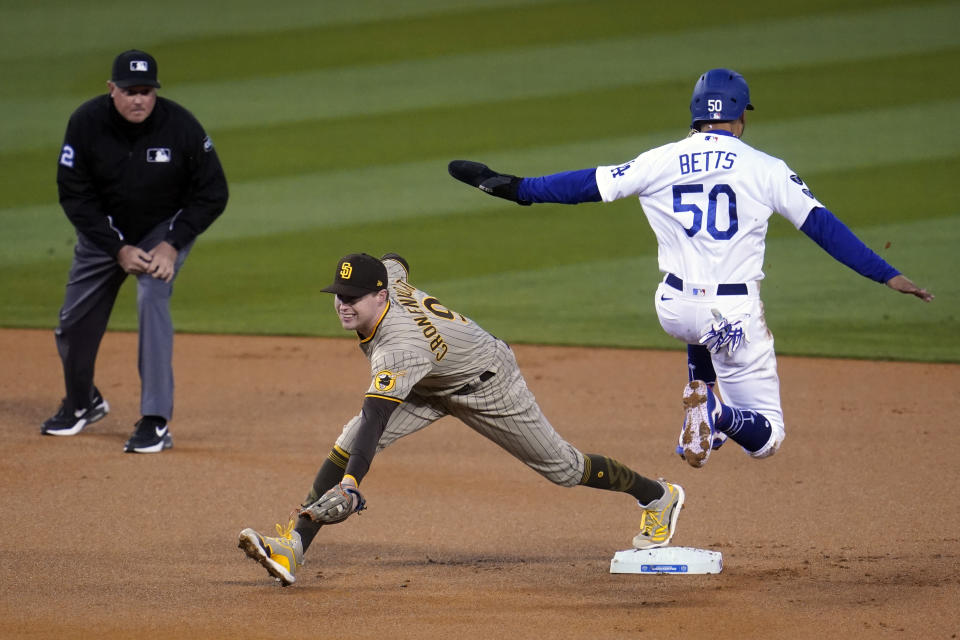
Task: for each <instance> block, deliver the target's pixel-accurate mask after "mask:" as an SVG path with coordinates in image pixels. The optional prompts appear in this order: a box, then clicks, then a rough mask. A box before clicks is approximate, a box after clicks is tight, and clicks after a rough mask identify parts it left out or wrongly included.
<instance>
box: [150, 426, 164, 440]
mask: <svg viewBox="0 0 960 640" xmlns="http://www.w3.org/2000/svg"><path fill="white" fill-rule="evenodd" d="M153 430H154V432H156V434H157V437H158V438H162V437H163V436H165V435H167V427H166V425H164V426H163V427H154V428H153Z"/></svg>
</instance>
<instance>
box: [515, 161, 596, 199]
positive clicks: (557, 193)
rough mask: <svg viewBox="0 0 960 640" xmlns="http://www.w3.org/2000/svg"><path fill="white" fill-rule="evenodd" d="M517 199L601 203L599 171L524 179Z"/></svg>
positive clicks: (571, 172) (519, 187)
mask: <svg viewBox="0 0 960 640" xmlns="http://www.w3.org/2000/svg"><path fill="white" fill-rule="evenodd" d="M517 197H518V198H519V199H520V200H526V201H527V202H558V203H560V204H577V203H579V202H600V200H601V197H600V189H599V188H597V169H596V168H595V167H594V168H592V169H579V170H577V171H563V172H561V173H554V174H551V175H549V176H540V177H539V178H523V179H522V180H521V181H520V184H519V186H518V187H517Z"/></svg>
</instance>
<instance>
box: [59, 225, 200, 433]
mask: <svg viewBox="0 0 960 640" xmlns="http://www.w3.org/2000/svg"><path fill="white" fill-rule="evenodd" d="M168 225H169V221H165V222H163V223H161V224H158V225H157V226H156V227H154V228H153V229H151V231H150V233H148V234H147V235H146V236H145V237H144V238H143V240H141V241H140V242H139V243H137V246H138V247H139V248H141V249H143V250H144V251H150V250H151V249H153V248H154V247H155V246H157V245H158V244H160V242H162V241H163V239H164V236H165V234H166V231H167V228H168ZM192 246H193V243H192V242H191V243H190V244H189V245H187V246H185V247H184V248H183V249H181V250H180V251H179V253H178V255H177V260H176V264H175V265H174V280H175V279H176V276H177V274H178V273H179V272H180V267H181V266H183V263H184V261H185V260H186V259H187V255H188V254H189V253H190V249H191V248H192ZM126 278H127V274H126V273H125V272H124V271H123V269H121V268H120V266H119V265H118V264H117V261H116V259H115V258H114V257H112V256H110V255H109V254H107V253H104V252H103V251H102V250H101V249H100V248H99V247H97V246H96V245H95V244H93V242H91V241H90V239H89V238H87V237H86V236H84V235H83V234H82V233H77V244H76V246H75V247H74V251H73V264H72V265H71V267H70V275H69V277H68V278H67V288H66V294H65V296H64V301H63V307H61V309H60V321H59V324H58V326H57V329H56V331H55V332H54V335H55V337H56V342H57V351H58V352H59V353H60V360H61V362H62V363H63V377H64V384H65V386H66V403H67V405H68V407H70V408H80V407H86V406H88V405H89V403H90V398H91V396H92V394H93V384H94V368H95V364H96V359H97V352H98V351H99V349H100V341H101V340H102V339H103V334H104V333H105V332H106V330H107V324H108V322H109V320H110V313H111V312H112V310H113V305H114V303H115V302H116V299H117V294H118V293H119V292H120V286H121V285H122V284H123V282H124V280H126ZM174 280H171V281H170V282H169V283H167V282H164V281H163V280H158V279H156V278H153V277H151V276H149V275H146V274H139V275H137V323H138V329H139V349H138V357H137V368H138V370H139V372H140V414H141V415H145V416H147V415H153V416H162V417H163V418H165V419H166V420H170V419H171V418H172V417H173V333H174V331H173V320H172V318H171V317H170V296H171V295H172V294H173V282H174Z"/></svg>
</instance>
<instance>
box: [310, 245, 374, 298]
mask: <svg viewBox="0 0 960 640" xmlns="http://www.w3.org/2000/svg"><path fill="white" fill-rule="evenodd" d="M386 288H387V268H386V267H385V266H383V263H382V262H380V261H379V260H378V259H376V258H374V257H373V256H371V255H368V254H366V253H351V254H350V255H348V256H344V257H342V258H340V262H338V263H337V271H336V274H335V275H334V278H333V284H331V285H330V286H328V287H324V288H323V289H321V291H326V292H327V293H336V294H337V295H341V296H365V295H367V294H368V293H373V292H375V291H380V290H381V289H386Z"/></svg>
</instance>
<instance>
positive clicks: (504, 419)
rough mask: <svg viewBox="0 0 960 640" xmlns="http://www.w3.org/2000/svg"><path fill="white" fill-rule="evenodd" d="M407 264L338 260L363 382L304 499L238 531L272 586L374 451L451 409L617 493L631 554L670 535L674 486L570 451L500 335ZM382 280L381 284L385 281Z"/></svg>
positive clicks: (288, 578) (340, 307) (547, 462)
mask: <svg viewBox="0 0 960 640" xmlns="http://www.w3.org/2000/svg"><path fill="white" fill-rule="evenodd" d="M408 270H409V269H408V266H407V263H406V261H405V260H404V259H403V258H401V257H400V256H397V255H396V254H387V255H386V256H384V257H383V259H382V261H381V260H378V259H377V258H374V257H373V256H370V255H367V254H351V255H348V256H346V257H344V258H342V259H341V260H340V261H339V262H338V263H337V269H336V274H335V277H334V282H333V284H331V285H330V286H328V287H326V288H325V289H324V291H326V292H329V293H333V294H335V296H336V297H335V298H334V308H335V310H336V312H337V315H338V316H339V318H340V324H341V325H342V326H343V328H344V329H347V330H350V331H356V332H357V337H358V338H359V339H360V348H361V349H362V350H363V352H364V354H365V355H366V356H367V358H368V359H369V360H370V387H369V388H368V389H367V392H366V394H365V396H364V400H363V407H362V409H361V411H360V414H359V415H357V416H356V417H354V418H353V419H352V420H350V422H348V423H347V425H346V426H345V427H344V428H343V432H342V433H341V434H340V437H339V438H337V441H336V444H335V445H334V447H333V449H332V450H331V451H330V454H329V455H328V456H327V459H326V460H325V461H324V463H323V465H322V466H321V467H320V470H319V471H318V472H317V476H316V478H315V479H314V481H313V487H312V489H311V490H310V493H309V495H308V496H307V498H306V499H305V500H304V501H303V504H302V505H301V509H300V511H299V514H300V516H301V517H300V518H297V519H295V520H294V519H291V520H290V522H288V523H287V526H286V527H281V526H280V525H277V534H278V535H277V536H264V535H261V534H260V533H258V532H257V531H255V530H253V529H244V530H243V531H241V532H240V539H239V547H240V548H241V549H243V551H244V553H246V554H247V556H249V557H250V558H252V559H254V560H256V561H257V562H259V563H260V564H261V565H263V567H264V568H265V569H266V570H267V571H268V572H269V573H270V575H272V576H273V577H274V578H276V579H277V580H279V581H280V583H281V584H282V585H283V586H287V585H290V584H292V583H293V582H294V581H295V580H296V570H297V567H299V566H300V565H301V564H303V555H304V553H305V552H306V551H307V548H308V547H309V546H310V544H311V542H312V541H313V539H314V537H315V536H316V535H317V533H318V531H319V529H320V527H321V526H322V525H324V524H334V523H337V522H341V521H343V520H345V519H346V518H347V517H348V516H349V515H350V514H352V513H355V512H357V511H360V510H362V509H364V508H365V505H366V501H365V499H364V497H363V496H362V495H361V494H360V490H359V488H358V486H359V484H360V483H361V481H362V480H363V478H364V476H365V475H366V474H367V471H368V470H369V468H370V463H371V461H372V460H373V457H374V454H375V453H377V452H378V451H381V450H383V449H385V448H386V447H388V446H389V445H390V444H392V443H393V442H395V441H396V440H397V439H398V438H401V437H403V436H406V435H410V434H412V433H415V432H417V431H419V430H420V429H423V428H424V427H426V426H428V425H430V424H432V423H433V422H435V421H437V420H439V419H440V418H442V417H444V416H448V415H449V416H453V417H455V418H457V419H458V420H460V421H461V422H463V423H464V424H466V425H467V426H468V427H470V428H471V429H473V430H474V431H476V432H477V433H479V434H480V435H482V436H484V437H486V438H488V439H490V440H491V441H493V442H495V443H496V444H498V445H499V446H500V447H502V448H503V449H504V450H506V451H507V452H508V453H510V454H511V455H513V456H514V457H515V458H517V459H518V460H520V461H521V462H523V463H524V464H526V465H527V466H528V467H530V468H531V469H533V470H534V471H536V472H537V473H539V474H540V475H542V476H543V477H544V478H546V479H547V480H550V481H551V482H553V483H555V484H558V485H560V486H562V487H573V486H577V485H584V486H587V487H593V488H595V489H607V490H610V491H622V492H624V493H627V494H629V495H631V496H633V498H635V499H636V500H637V503H638V504H639V506H640V532H639V533H638V534H637V535H636V536H635V537H634V538H633V545H634V546H635V547H636V548H638V549H653V548H656V547H662V546H664V545H666V544H667V543H669V542H670V539H671V537H672V536H673V533H674V530H675V527H676V523H677V516H679V514H680V509H681V508H682V506H683V501H684V493H683V489H682V488H681V487H680V486H679V485H676V484H671V483H668V482H664V481H657V480H651V479H649V478H645V477H644V476H641V475H639V474H638V473H636V472H635V471H633V470H632V469H630V468H628V467H627V466H626V465H624V464H622V463H620V462H618V461H617V460H614V459H613V458H609V457H606V456H602V455H597V454H591V453H586V454H585V453H581V452H580V451H579V450H578V449H577V448H576V447H574V446H573V445H571V444H570V443H569V442H567V441H566V440H564V439H563V438H562V437H560V435H559V434H558V433H557V432H556V431H555V430H554V428H553V426H552V425H551V424H550V422H549V421H548V420H547V418H546V417H545V416H544V415H543V412H542V411H541V410H540V407H539V405H538V404H537V401H536V400H535V399H534V397H533V393H531V392H530V389H528V388H527V384H526V382H525V381H524V379H523V375H522V374H521V373H520V369H519V367H518V366H517V360H516V358H515V357H514V355H513V351H512V350H511V349H510V347H509V346H507V344H506V343H505V342H503V341H502V340H499V339H497V338H495V337H494V336H492V335H490V334H489V333H487V332H486V331H485V330H484V329H483V328H482V327H480V326H479V325H478V324H476V323H475V322H473V321H472V320H470V319H469V318H466V317H464V316H463V315H461V314H459V313H457V312H456V311H453V310H452V309H450V308H449V307H447V306H445V305H443V304H442V303H441V302H440V301H439V300H437V299H436V298H435V297H433V296H431V295H430V294H428V293H426V292H425V291H421V290H420V289H418V288H416V287H415V286H414V285H412V284H410V282H409V281H408V280H407V274H408ZM388 283H389V285H388Z"/></svg>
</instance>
